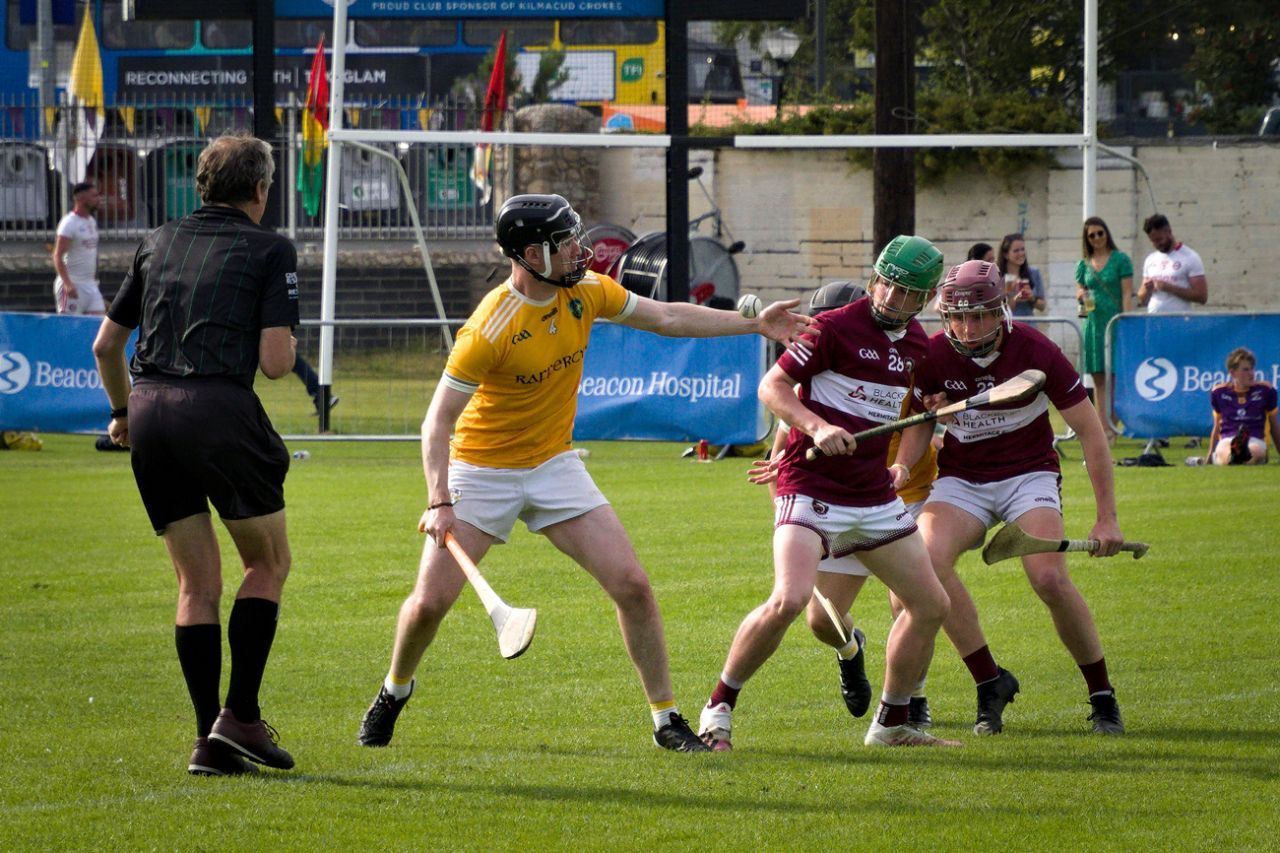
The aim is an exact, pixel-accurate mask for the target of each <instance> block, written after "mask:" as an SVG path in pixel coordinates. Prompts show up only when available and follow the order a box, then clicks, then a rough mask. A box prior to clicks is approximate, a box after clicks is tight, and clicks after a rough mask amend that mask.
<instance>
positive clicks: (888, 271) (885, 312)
mask: <svg viewBox="0 0 1280 853" xmlns="http://www.w3.org/2000/svg"><path fill="white" fill-rule="evenodd" d="M875 270H876V274H877V275H879V276H880V278H883V279H884V280H885V281H886V282H888V283H889V285H890V286H889V287H887V288H885V289H884V290H882V291H875V289H874V288H872V292H873V295H872V298H871V316H872V317H873V318H874V319H875V321H876V323H877V324H879V326H880V327H881V328H882V329H901V328H904V327H905V326H906V325H907V323H909V322H911V319H912V318H913V317H915V316H916V315H917V314H919V313H920V312H921V311H922V310H924V306H925V305H926V304H928V302H929V299H930V297H931V296H932V295H933V291H934V288H936V287H937V286H938V281H939V280H940V279H941V278H942V253H941V252H939V251H938V247H937V246H935V245H933V244H932V243H930V242H929V241H928V240H926V239H925V238H923V237H916V236H914V235H907V234H899V235H898V236H897V237H894V238H893V239H892V240H890V241H889V244H888V245H887V246H885V247H884V250H883V251H881V252H880V257H878V258H876V263H875ZM895 291H896V294H895Z"/></svg>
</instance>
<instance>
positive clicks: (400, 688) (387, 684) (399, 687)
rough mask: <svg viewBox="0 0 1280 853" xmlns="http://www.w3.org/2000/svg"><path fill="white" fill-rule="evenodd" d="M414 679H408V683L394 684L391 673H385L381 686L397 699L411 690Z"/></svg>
mask: <svg viewBox="0 0 1280 853" xmlns="http://www.w3.org/2000/svg"><path fill="white" fill-rule="evenodd" d="M413 684H414V679H412V678H411V679H409V683H408V684H396V683H395V682H394V681H392V680H391V673H387V677H386V678H385V679H383V681H382V686H383V687H384V688H385V689H386V691H387V692H388V693H390V694H391V695H392V696H394V697H396V698H397V699H403V698H404V697H406V696H408V695H409V694H410V693H412V692H413Z"/></svg>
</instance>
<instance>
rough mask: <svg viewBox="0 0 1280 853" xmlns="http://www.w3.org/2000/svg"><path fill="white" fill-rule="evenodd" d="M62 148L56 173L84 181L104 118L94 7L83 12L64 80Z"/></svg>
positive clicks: (103, 99)
mask: <svg viewBox="0 0 1280 853" xmlns="http://www.w3.org/2000/svg"><path fill="white" fill-rule="evenodd" d="M62 112H63V119H64V120H65V125H64V129H63V131H62V133H64V134H65V137H64V139H65V145H63V146H59V147H58V148H57V149H56V150H55V153H54V156H55V159H56V160H57V165H58V169H59V171H61V172H62V174H63V175H65V176H66V177H67V179H68V180H70V181H72V182H76V181H83V180H84V179H85V176H86V175H87V173H88V170H89V164H90V163H91V162H92V161H93V153H94V151H95V150H96V149H97V147H98V137H99V136H101V135H102V127H103V125H104V124H105V119H106V116H107V110H106V99H105V98H104V97H103V92H102V54H101V52H100V51H99V50H98V34H97V33H96V32H94V29H93V4H92V3H90V4H89V5H88V6H86V7H85V10H84V23H83V24H82V25H81V27H80V40H79V41H78V42H76V54H75V58H74V59H73V60H72V61H71V79H70V80H68V81H67V107H66V109H64V110H63V111H62Z"/></svg>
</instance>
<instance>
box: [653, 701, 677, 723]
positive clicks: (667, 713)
mask: <svg viewBox="0 0 1280 853" xmlns="http://www.w3.org/2000/svg"><path fill="white" fill-rule="evenodd" d="M649 713H650V714H652V715H653V727H654V729H660V728H662V727H663V726H665V725H666V724H667V723H669V722H671V715H672V714H679V713H680V709H679V708H677V707H676V706H675V704H674V703H672V705H671V707H670V708H663V709H662V710H660V711H659V710H655V709H653V708H652V707H651V708H650V709H649Z"/></svg>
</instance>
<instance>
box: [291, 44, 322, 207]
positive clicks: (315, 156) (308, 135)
mask: <svg viewBox="0 0 1280 853" xmlns="http://www.w3.org/2000/svg"><path fill="white" fill-rule="evenodd" d="M328 130H329V80H328V78H327V77H326V75H325V67H324V34H323V33H321V34H320V44H318V45H316V58H315V59H313V60H312V61H311V82H310V83H309V84H308V85H307V103H306V105H305V106H304V107H303V109H302V162H301V163H299V164H298V192H300V193H302V207H303V209H304V210H306V211H307V215H309V216H315V215H316V214H317V213H319V212H320V191H321V189H322V188H323V187H324V147H325V133H326V132H327V131H328Z"/></svg>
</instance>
